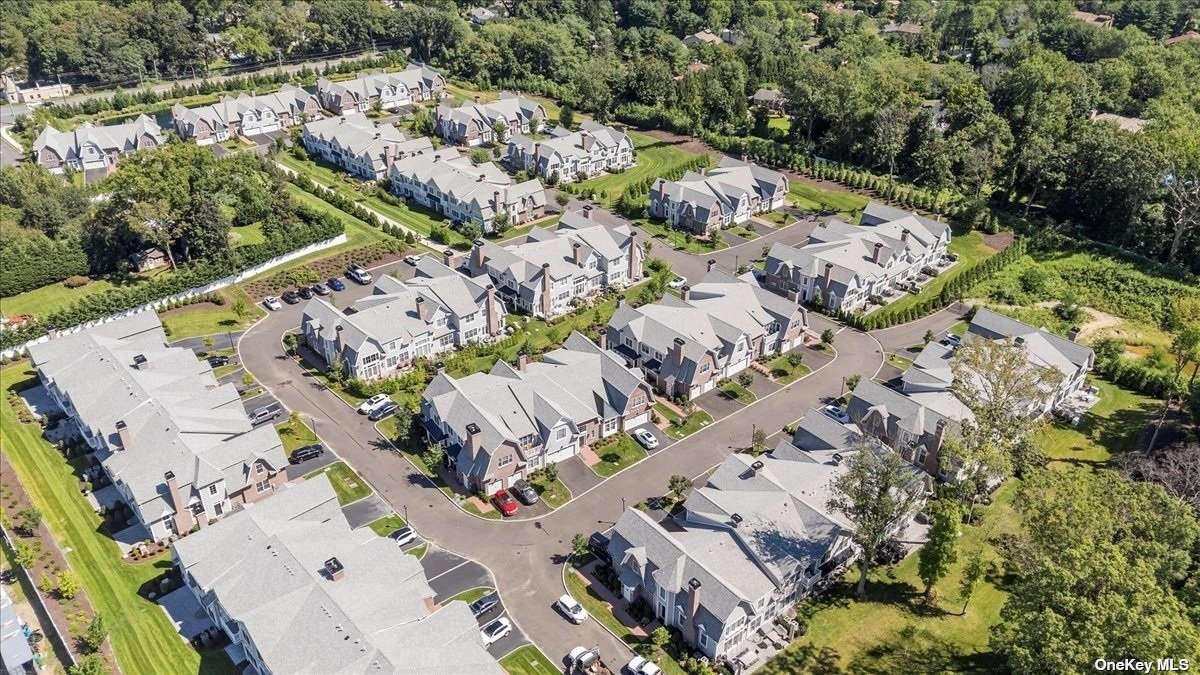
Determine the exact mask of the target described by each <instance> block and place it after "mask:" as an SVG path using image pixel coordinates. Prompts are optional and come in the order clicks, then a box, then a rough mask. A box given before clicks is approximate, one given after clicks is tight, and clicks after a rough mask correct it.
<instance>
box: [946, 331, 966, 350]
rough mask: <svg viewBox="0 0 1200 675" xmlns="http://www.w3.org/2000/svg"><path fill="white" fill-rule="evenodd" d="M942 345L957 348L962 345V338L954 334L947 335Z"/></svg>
mask: <svg viewBox="0 0 1200 675" xmlns="http://www.w3.org/2000/svg"><path fill="white" fill-rule="evenodd" d="M942 343H943V344H946V345H949V346H951V347H957V346H959V345H960V344H962V337H961V336H959V335H955V334H954V333H947V334H946V337H945V338H943V339H942Z"/></svg>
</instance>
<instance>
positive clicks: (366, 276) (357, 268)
mask: <svg viewBox="0 0 1200 675" xmlns="http://www.w3.org/2000/svg"><path fill="white" fill-rule="evenodd" d="M346 277H347V278H349V279H352V280H354V281H357V282H358V283H360V284H362V285H363V286H366V285H367V284H369V283H371V273H370V272H368V271H367V269H366V268H365V267H363V266H362V265H359V264H358V263H350V266H349V267H347V268H346Z"/></svg>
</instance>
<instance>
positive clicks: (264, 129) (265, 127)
mask: <svg viewBox="0 0 1200 675" xmlns="http://www.w3.org/2000/svg"><path fill="white" fill-rule="evenodd" d="M279 129H280V126H279V122H275V123H273V124H264V125H263V126H262V127H261V128H259V130H258V133H260V134H265V133H267V132H270V131H279Z"/></svg>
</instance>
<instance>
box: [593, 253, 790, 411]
mask: <svg viewBox="0 0 1200 675" xmlns="http://www.w3.org/2000/svg"><path fill="white" fill-rule="evenodd" d="M807 329H808V314H807V312H806V311H805V310H804V308H803V307H800V306H799V305H797V304H796V303H794V302H790V301H788V300H786V299H785V298H781V297H779V296H777V295H775V294H773V293H771V292H769V291H767V290H765V289H763V288H761V287H759V286H758V284H756V283H754V282H753V281H750V280H746V279H742V278H738V277H734V276H731V275H729V274H726V273H724V272H721V271H719V270H712V271H710V272H709V273H708V275H707V276H705V277H704V280H703V281H702V282H701V283H699V284H697V285H695V286H685V287H684V288H683V290H682V292H681V294H680V297H678V298H676V297H675V296H673V295H667V296H664V297H663V299H662V300H660V301H658V302H655V303H652V304H648V305H642V306H640V307H632V306H630V305H629V304H628V303H626V302H624V301H622V302H621V303H620V304H619V305H618V306H617V310H616V312H615V313H614V314H613V316H612V319H611V320H609V322H608V328H607V342H608V345H609V348H610V349H612V350H614V351H615V352H616V353H617V354H618V355H620V356H621V357H622V358H623V359H624V360H625V363H626V364H627V365H629V366H630V367H632V368H638V369H640V370H641V371H642V373H644V375H645V377H646V379H647V380H648V381H649V382H651V383H652V384H653V385H654V386H655V387H656V388H657V389H659V390H661V391H663V392H665V393H666V394H667V396H671V397H676V396H682V397H687V398H692V399H694V398H696V397H697V396H700V395H701V394H703V393H705V392H707V391H711V390H712V389H713V388H714V387H715V386H716V384H717V382H718V381H719V380H721V379H722V378H726V377H731V376H733V375H734V374H736V373H738V372H741V371H742V370H744V369H746V368H747V367H749V365H750V362H751V361H752V360H753V359H757V358H761V357H765V356H770V355H772V354H781V353H784V352H787V351H790V350H791V349H793V348H795V347H798V346H800V345H801V344H803V341H804V335H805V331H806V330H807Z"/></svg>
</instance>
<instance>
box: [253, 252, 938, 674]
mask: <svg viewBox="0 0 1200 675" xmlns="http://www.w3.org/2000/svg"><path fill="white" fill-rule="evenodd" d="M381 272H382V270H381ZM369 292H370V287H362V286H350V287H348V288H347V289H346V290H345V291H344V292H342V293H339V294H338V295H339V296H342V297H339V298H338V305H339V306H348V305H349V304H350V303H351V302H353V301H354V299H356V298H357V297H362V296H364V295H367V294H368V293H369ZM300 314H301V305H293V306H286V305H285V306H284V308H283V309H282V310H279V311H276V312H272V313H270V314H269V315H268V316H267V317H266V318H264V319H263V320H261V321H259V322H258V323H257V324H255V325H254V326H253V327H252V328H251V329H250V330H248V331H247V332H246V334H245V335H244V336H243V337H242V338H241V340H240V341H239V350H240V352H241V360H242V363H243V365H244V366H245V368H246V369H247V370H248V371H250V372H251V373H252V374H253V375H254V376H255V377H256V378H257V379H258V380H259V382H260V383H261V384H263V385H264V386H265V387H267V388H268V389H269V390H270V391H271V392H272V393H274V394H275V396H276V397H278V399H279V400H280V401H282V402H283V403H284V404H285V405H286V406H287V407H288V408H290V409H292V410H295V411H299V412H300V413H302V414H303V415H304V416H305V417H310V418H311V419H312V420H313V422H314V424H315V427H316V432H317V434H318V435H319V436H320V437H321V439H322V440H323V441H324V443H325V444H326V446H327V447H328V448H329V449H331V450H332V451H333V452H334V453H336V454H337V455H338V456H339V457H341V458H342V459H344V460H345V461H346V462H348V463H349V464H351V465H352V466H353V467H354V468H355V469H356V470H357V471H358V472H359V473H360V474H362V476H363V477H364V478H365V479H366V480H367V481H368V482H369V483H370V484H371V485H372V487H373V488H374V489H375V491H376V492H377V493H378V494H379V495H380V497H382V498H383V499H384V500H385V501H386V502H387V503H388V504H389V505H390V506H391V507H392V508H393V509H394V510H395V511H396V512H397V513H399V514H401V515H407V516H408V518H409V519H410V521H411V522H412V524H413V526H414V527H415V528H416V529H417V530H418V532H419V533H420V534H421V535H422V536H423V537H424V538H426V539H427V540H429V541H431V542H433V543H435V544H436V545H437V546H439V547H442V548H444V549H447V550H449V551H452V552H454V553H457V554H459V555H462V556H465V557H467V558H470V559H473V560H475V561H477V562H479V563H481V564H483V565H485V566H486V567H487V568H488V569H489V570H490V571H491V573H492V575H493V577H494V578H495V582H496V587H497V588H498V589H499V591H500V594H501V595H502V597H503V599H504V603H505V605H506V607H507V609H508V612H509V615H510V617H511V618H512V619H513V620H514V621H515V622H516V623H517V624H518V626H519V627H520V628H521V630H522V631H523V632H524V633H525V635H527V636H528V637H529V639H530V640H532V641H533V642H534V643H535V644H537V646H538V647H540V648H541V649H542V651H544V652H545V653H546V655H547V656H548V657H549V658H550V659H551V660H552V661H555V662H556V663H557V662H560V661H561V659H562V658H563V657H564V656H565V655H566V653H567V652H568V651H570V649H571V648H572V647H575V646H576V645H587V646H597V645H598V646H599V647H600V651H601V654H602V656H603V657H604V658H605V659H609V660H611V661H612V662H614V663H621V662H623V661H624V660H625V659H627V658H628V656H629V650H628V648H627V647H626V646H625V645H624V644H623V643H622V642H620V641H619V640H617V639H616V638H614V637H613V636H612V635H611V634H609V633H608V632H607V631H606V630H605V629H604V628H603V627H602V626H600V625H599V624H598V623H597V622H596V621H594V620H592V621H588V622H586V623H584V624H583V625H582V626H573V625H571V624H569V623H568V622H567V621H566V620H565V619H564V618H563V617H562V616H561V615H560V614H559V613H558V612H557V611H556V610H555V609H554V608H553V605H554V601H555V600H556V599H557V598H558V596H560V595H561V594H562V593H563V586H562V580H561V575H562V572H563V564H564V563H565V562H566V559H567V556H568V554H569V552H570V542H571V538H572V536H573V535H575V534H576V533H584V534H587V533H591V532H593V531H596V530H601V531H603V530H606V529H608V528H609V527H611V526H612V525H613V523H614V522H615V521H616V519H617V518H618V516H619V515H620V514H621V510H622V503H623V500H622V498H624V502H625V503H628V504H634V503H636V502H638V501H641V500H643V499H646V498H647V497H651V496H658V495H661V494H662V493H663V492H664V491H665V490H666V485H667V480H668V478H669V477H670V476H672V475H675V474H684V475H688V476H699V475H701V474H703V473H705V472H706V471H708V470H709V469H711V468H712V467H714V466H715V465H717V464H719V463H720V462H721V461H723V460H724V458H725V457H726V456H727V455H728V454H729V453H730V452H733V451H735V450H739V449H742V448H745V447H746V446H748V445H749V443H750V437H751V434H752V431H753V429H754V428H755V427H759V428H763V429H766V430H768V433H769V434H772V436H771V438H770V439H769V440H768V445H773V444H774V443H775V442H776V441H777V439H778V438H779V437H781V435H782V434H781V430H782V427H783V426H785V425H786V424H790V423H791V422H793V421H795V420H797V419H799V418H800V417H802V416H803V415H804V414H805V412H806V411H807V410H808V409H809V408H811V407H813V406H816V405H818V404H820V403H822V402H823V401H824V400H825V399H827V398H829V397H832V396H836V395H837V392H839V390H840V388H841V386H842V383H843V381H844V379H843V378H847V377H849V376H851V375H855V374H858V375H861V376H863V377H872V376H874V375H875V374H876V373H877V372H878V371H879V369H880V367H881V366H882V364H883V363H884V359H883V353H882V351H881V347H880V343H879V342H878V341H877V340H876V338H875V337H874V336H872V335H870V334H865V333H861V332H858V331H854V330H850V329H841V330H840V332H838V334H837V338H836V340H835V342H834V346H835V348H836V350H837V356H836V358H834V360H832V361H831V362H829V363H828V364H826V365H825V366H824V367H821V368H819V369H818V370H816V371H815V372H813V373H811V374H809V375H808V376H807V377H805V378H803V379H801V380H799V381H797V382H795V383H793V384H791V385H789V386H787V387H784V388H782V389H780V390H779V391H776V392H774V393H772V394H769V395H767V396H765V397H763V398H761V399H759V400H758V401H757V402H756V403H754V404H753V405H750V406H747V407H745V408H743V409H741V410H738V411H737V412H734V413H733V414H731V415H729V416H728V417H725V418H723V419H720V420H718V421H716V422H714V423H713V424H711V425H709V426H708V427H706V428H704V429H702V430H701V431H699V432H697V433H695V434H693V435H691V436H689V437H688V438H685V439H683V440H681V441H679V442H677V443H674V444H673V445H671V446H670V447H668V448H666V449H664V450H662V451H660V452H657V453H654V454H652V455H651V456H650V457H649V458H648V459H646V460H643V461H642V462H639V463H638V464H636V465H634V466H633V467H631V468H630V469H627V470H625V471H623V472H621V473H619V474H617V475H615V476H613V477H611V478H609V479H608V480H605V481H603V482H602V483H600V484H599V485H597V486H596V487H594V488H592V489H590V490H588V491H587V492H585V493H583V494H577V495H574V498H573V499H572V500H571V501H570V502H569V503H568V504H566V505H565V506H563V507H562V508H560V509H558V510H556V511H554V512H552V513H550V514H548V515H546V516H544V517H542V518H541V519H539V520H532V521H531V520H524V521H514V522H503V521H495V520H485V519H481V518H476V517H473V516H471V515H469V514H467V513H465V512H463V511H462V510H460V509H459V508H458V506H457V505H455V504H454V503H452V502H451V501H450V500H449V499H448V498H447V497H446V496H445V495H443V494H442V493H441V492H440V491H439V490H438V489H437V488H436V486H434V485H433V484H432V483H431V482H430V481H429V480H428V479H427V478H426V477H425V476H424V475H423V474H421V473H420V472H419V471H417V470H416V469H414V468H413V466H412V465H411V464H409V462H408V461H407V460H406V459H405V458H404V457H403V456H401V455H399V454H398V453H396V452H394V451H392V450H391V449H390V445H389V444H388V442H387V441H386V440H385V439H384V438H382V437H381V436H380V435H379V433H378V432H377V431H376V429H375V428H374V425H372V424H371V423H370V422H369V421H368V420H367V419H366V417H365V416H362V415H358V414H357V413H356V412H355V411H354V410H353V409H352V408H351V407H350V406H348V405H347V404H346V403H345V402H343V401H342V400H341V399H339V398H338V397H337V396H336V395H334V394H333V393H332V392H330V391H328V390H326V389H325V388H324V387H323V385H322V384H321V383H320V382H319V381H318V380H317V379H315V378H313V377H312V376H310V375H308V374H307V373H305V372H304V371H303V370H302V369H301V368H300V367H299V364H298V363H297V362H295V361H293V360H292V359H291V358H288V357H287V356H285V355H284V354H283V349H282V345H281V340H282V335H283V334H284V333H285V332H287V331H289V330H293V329H295V328H297V327H298V326H299V322H300ZM810 320H811V322H812V328H813V329H814V330H815V331H816V332H817V333H820V332H821V331H823V330H825V329H826V328H833V329H834V330H838V328H839V327H838V326H837V325H835V324H833V323H832V322H830V321H829V320H828V319H826V318H825V317H822V316H818V315H812V316H811V318H810ZM954 321H957V316H955V315H954V314H953V313H950V312H940V313H937V314H934V315H933V316H930V317H928V318H927V319H924V320H921V321H919V322H915V323H914V324H909V325H908V326H907V327H905V330H904V331H903V333H904V334H905V339H907V336H908V335H909V334H924V332H925V330H926V329H927V328H932V329H933V330H935V331H938V330H944V329H945V328H946V327H948V326H950V325H951V324H953V323H954ZM897 332H900V331H897Z"/></svg>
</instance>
